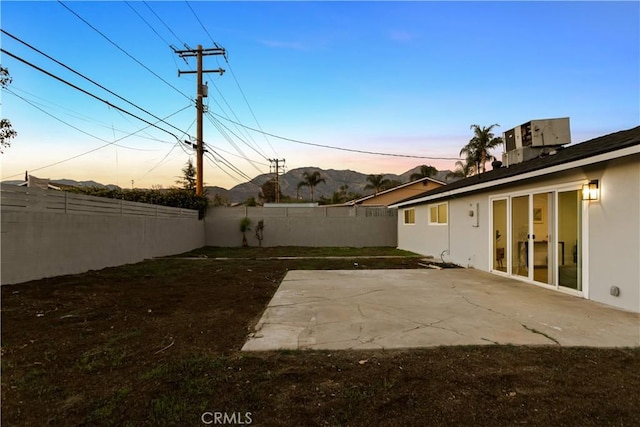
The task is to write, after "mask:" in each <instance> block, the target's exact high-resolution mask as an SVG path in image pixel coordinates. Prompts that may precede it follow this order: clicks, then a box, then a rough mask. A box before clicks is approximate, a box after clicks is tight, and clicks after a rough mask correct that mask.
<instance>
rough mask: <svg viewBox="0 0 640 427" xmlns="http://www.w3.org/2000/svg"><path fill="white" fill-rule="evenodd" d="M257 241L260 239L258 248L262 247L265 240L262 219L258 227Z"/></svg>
mask: <svg viewBox="0 0 640 427" xmlns="http://www.w3.org/2000/svg"><path fill="white" fill-rule="evenodd" d="M256 239H258V246H260V247H262V241H263V240H264V220H263V219H261V220H260V221H258V225H256Z"/></svg>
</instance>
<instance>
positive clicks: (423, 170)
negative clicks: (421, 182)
mask: <svg viewBox="0 0 640 427" xmlns="http://www.w3.org/2000/svg"><path fill="white" fill-rule="evenodd" d="M436 173H438V169H436V168H434V167H433V166H427V165H422V166H420V172H416V173H412V174H411V176H410V177H409V181H415V180H417V179H422V178H431V177H432V176H434V175H435V174H436Z"/></svg>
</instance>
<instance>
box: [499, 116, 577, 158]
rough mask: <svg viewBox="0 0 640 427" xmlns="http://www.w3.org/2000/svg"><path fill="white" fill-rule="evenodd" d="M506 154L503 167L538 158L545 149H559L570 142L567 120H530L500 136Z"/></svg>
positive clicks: (566, 118)
mask: <svg viewBox="0 0 640 427" xmlns="http://www.w3.org/2000/svg"><path fill="white" fill-rule="evenodd" d="M502 137H503V139H504V143H505V148H506V152H505V153H504V155H503V163H504V164H505V166H509V165H514V164H517V163H521V162H525V161H527V160H531V159H534V158H536V157H538V156H539V155H540V154H541V153H542V152H543V151H545V150H544V148H545V147H559V146H561V145H565V144H569V143H570V142H571V131H570V129H569V118H568V117H563V118H558V119H542V120H531V121H529V122H527V123H524V124H522V125H520V126H516V127H514V128H513V129H509V130H508V131H506V132H504V133H503V134H502Z"/></svg>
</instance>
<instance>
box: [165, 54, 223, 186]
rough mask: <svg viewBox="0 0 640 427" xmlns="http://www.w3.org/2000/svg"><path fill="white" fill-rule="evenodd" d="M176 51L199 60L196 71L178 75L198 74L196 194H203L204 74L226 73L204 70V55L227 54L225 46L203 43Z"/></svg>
mask: <svg viewBox="0 0 640 427" xmlns="http://www.w3.org/2000/svg"><path fill="white" fill-rule="evenodd" d="M175 53H176V54H178V55H179V56H180V57H181V58H184V57H191V56H195V57H196V58H197V61H198V69H197V70H196V71H180V70H178V77H180V75H181V74H197V75H198V78H197V85H198V87H197V92H196V93H197V96H196V121H197V125H196V194H197V195H198V196H202V193H203V191H202V186H203V169H204V165H203V161H202V160H203V156H204V143H203V140H202V139H203V129H202V116H203V113H204V105H203V101H202V98H204V97H206V96H207V95H206V94H205V91H204V88H203V84H202V75H203V74H204V73H220V75H222V74H223V73H224V71H225V70H224V69H222V68H218V69H217V70H203V69H202V57H203V56H208V55H226V51H225V49H224V48H219V47H216V48H208V49H203V48H202V45H198V48H197V49H188V50H175Z"/></svg>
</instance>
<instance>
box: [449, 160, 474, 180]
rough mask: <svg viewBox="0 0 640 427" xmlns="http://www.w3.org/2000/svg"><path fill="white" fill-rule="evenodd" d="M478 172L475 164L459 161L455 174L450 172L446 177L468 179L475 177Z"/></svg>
mask: <svg viewBox="0 0 640 427" xmlns="http://www.w3.org/2000/svg"><path fill="white" fill-rule="evenodd" d="M475 171H476V165H475V164H474V163H473V162H470V161H468V160H467V161H465V162H461V161H460V160H458V161H457V162H456V169H455V170H454V171H453V172H449V173H448V174H447V176H446V178H447V179H449V178H466V177H468V176H471V175H474V174H475Z"/></svg>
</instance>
